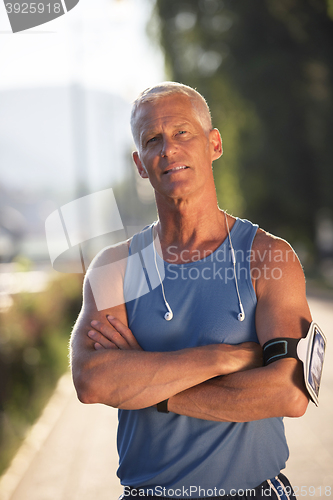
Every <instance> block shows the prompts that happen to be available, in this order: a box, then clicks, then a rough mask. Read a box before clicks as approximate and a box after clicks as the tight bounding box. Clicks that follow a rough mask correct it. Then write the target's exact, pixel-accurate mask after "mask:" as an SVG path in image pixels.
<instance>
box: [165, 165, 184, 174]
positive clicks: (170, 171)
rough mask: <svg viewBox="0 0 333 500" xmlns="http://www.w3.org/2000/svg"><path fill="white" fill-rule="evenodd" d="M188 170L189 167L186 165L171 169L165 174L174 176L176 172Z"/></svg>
mask: <svg viewBox="0 0 333 500" xmlns="http://www.w3.org/2000/svg"><path fill="white" fill-rule="evenodd" d="M187 168H189V167H187V166H186V165H179V166H178V167H173V168H169V169H168V170H166V171H165V172H164V174H172V173H174V172H178V171H179V170H185V169H187Z"/></svg>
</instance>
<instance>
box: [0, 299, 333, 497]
mask: <svg viewBox="0 0 333 500" xmlns="http://www.w3.org/2000/svg"><path fill="white" fill-rule="evenodd" d="M310 306H311V310H312V313H313V317H314V319H315V320H316V322H317V323H319V324H320V326H321V327H322V329H323V330H324V332H325V333H326V335H327V337H328V339H329V341H330V342H329V345H328V349H327V355H326V360H325V368H324V380H323V384H322V387H321V393H320V406H319V408H316V407H315V406H314V405H313V404H311V405H310V407H309V410H308V411H307V413H306V415H305V416H304V417H302V418H301V419H285V422H286V433H287V437H288V442H289V446H290V454H291V457H290V459H289V461H288V466H287V469H286V474H287V475H288V476H289V478H290V480H291V482H292V484H293V485H294V486H295V487H296V489H298V490H299V491H298V497H299V498H301V497H305V498H308V499H310V498H312V499H322V498H329V497H330V496H332V497H333V491H332V489H333V425H332V423H333V418H332V417H333V405H332V400H333V398H332V396H333V302H332V300H331V301H329V300H323V299H315V298H312V299H311V300H310ZM116 426H117V412H116V410H114V409H112V408H109V407H106V406H103V405H91V406H87V405H82V404H80V403H79V402H78V401H77V399H76V396H75V393H74V390H73V387H72V384H71V380H70V377H69V376H68V375H67V376H65V377H64V378H63V379H61V381H60V383H59V385H58V389H57V391H56V392H55V394H54V396H53V397H52V399H51V401H50V403H49V405H48V406H47V408H46V409H45V411H44V413H43V415H42V417H41V419H40V420H39V422H38V423H37V424H36V425H35V426H34V428H33V429H32V431H31V433H30V435H29V436H28V438H27V440H26V442H25V443H24V445H23V446H22V448H21V450H20V451H19V453H18V454H17V456H16V457H15V459H14V461H13V463H12V466H11V467H10V469H9V470H8V472H7V474H5V475H4V476H3V478H2V480H1V481H0V500H116V499H117V498H118V496H119V495H120V494H121V492H122V488H121V486H120V484H119V481H118V479H117V477H116V475H115V471H116V468H117V456H116ZM302 487H303V488H302ZM329 493H330V495H329Z"/></svg>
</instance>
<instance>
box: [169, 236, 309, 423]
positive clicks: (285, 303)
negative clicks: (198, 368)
mask: <svg viewBox="0 0 333 500" xmlns="http://www.w3.org/2000/svg"><path fill="white" fill-rule="evenodd" d="M253 249H254V256H255V255H256V254H257V255H258V256H259V255H260V256H261V258H262V256H263V255H266V258H265V259H264V260H263V262H261V259H260V258H258V259H255V261H254V262H253V267H256V268H257V269H261V275H260V278H259V279H257V281H256V282H255V283H254V286H255V290H256V294H257V299H258V303H257V309H256V328H257V334H258V338H259V341H260V344H261V345H263V344H264V343H265V342H266V341H267V340H270V339H272V338H274V337H294V338H301V337H304V336H305V335H306V333H307V331H308V328H309V325H310V323H311V314H310V310H309V307H308V304H307V300H306V295H305V279H304V274H303V270H302V268H301V265H300V263H299V261H298V259H297V257H296V255H295V254H294V252H293V251H292V249H291V248H290V246H289V245H288V244H287V243H286V242H285V241H283V240H280V239H277V238H274V237H272V236H270V235H267V234H266V233H264V232H262V231H260V232H258V234H257V236H256V238H255V241H254V245H253ZM265 250H266V254H265V253H264V251H265ZM272 271H273V273H272ZM307 404H308V395H307V393H306V389H305V385H304V380H303V369H302V364H301V362H300V361H297V360H295V359H282V360H280V361H276V362H275V363H272V364H270V365H269V366H266V367H262V368H257V369H253V370H250V371H246V372H241V373H234V374H231V375H227V376H225V377H220V378H218V379H214V380H209V381H207V382H205V383H203V384H200V385H199V386H197V387H193V388H191V389H189V390H187V391H184V392H182V393H180V394H177V395H175V396H173V397H172V398H170V399H169V403H168V408H169V410H170V411H173V412H175V413H179V414H182V415H187V416H191V417H196V418H202V419H206V420H218V421H234V422H246V421H251V420H258V419H262V418H269V417H279V416H288V417H298V416H301V415H303V414H304V412H305V411H306V408H307Z"/></svg>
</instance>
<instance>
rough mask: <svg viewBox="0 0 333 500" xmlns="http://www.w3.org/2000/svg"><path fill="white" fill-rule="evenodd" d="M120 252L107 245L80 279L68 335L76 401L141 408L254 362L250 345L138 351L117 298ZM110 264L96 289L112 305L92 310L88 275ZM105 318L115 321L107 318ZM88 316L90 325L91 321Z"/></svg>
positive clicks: (120, 282) (255, 356) (120, 279)
mask: <svg viewBox="0 0 333 500" xmlns="http://www.w3.org/2000/svg"><path fill="white" fill-rule="evenodd" d="M126 255H128V251H127V245H125V246H124V245H123V246H121V245H120V246H118V247H116V248H111V249H107V250H106V252H104V253H102V254H101V255H100V256H99V257H98V258H97V260H96V261H95V262H94V264H93V266H92V268H91V269H90V270H89V271H88V273H87V276H86V279H85V282H84V293H83V307H82V311H81V313H80V315H79V318H78V320H77V322H76V324H75V326H74V330H73V333H72V338H71V366H72V373H73V380H74V384H75V387H76V390H77V394H78V397H79V399H80V400H81V401H82V402H84V403H104V404H107V405H110V406H114V407H117V408H123V409H137V408H145V407H148V406H152V405H154V404H156V403H158V402H159V401H161V400H163V399H166V398H169V397H170V396H172V395H174V394H178V393H180V392H182V391H184V390H186V389H188V388H189V387H193V386H196V385H198V384H201V383H202V382H204V381H206V380H208V379H211V378H213V377H216V376H219V375H224V374H227V373H232V372H234V371H239V370H243V369H247V368H251V367H253V366H258V364H259V362H260V359H261V358H260V355H258V349H260V348H258V346H256V345H255V344H253V343H247V344H246V345H241V346H228V345H225V344H218V345H208V346H203V347H195V348H189V349H184V350H181V351H173V352H164V353H159V352H144V351H143V350H142V349H141V348H140V346H139V344H138V343H137V341H136V340H135V338H134V336H133V335H132V332H131V331H130V330H129V328H128V327H127V317H126V308H125V304H124V298H123V297H122V293H123V279H124V273H125V268H126ZM111 262H114V263H117V262H118V263H119V265H115V266H112V271H113V274H112V276H111V277H110V276H109V274H110V271H108V279H107V280H105V279H104V280H103V278H102V281H103V290H102V292H103V294H106V296H107V297H109V298H110V304H117V305H114V306H113V307H109V308H107V309H103V310H102V311H98V310H97V307H96V304H95V299H94V295H93V293H92V288H91V285H90V280H91V273H93V272H94V269H96V268H98V267H99V268H100V267H101V266H104V265H105V266H107V265H108V264H110V263H111ZM121 263H123V265H122V264H121ZM108 269H110V268H108ZM95 286H96V285H95ZM95 292H96V288H95ZM108 316H111V317H113V318H115V317H117V319H111V320H109V321H108V319H107V317H108ZM93 320H94V321H95V322H96V323H93V324H92V321H93Z"/></svg>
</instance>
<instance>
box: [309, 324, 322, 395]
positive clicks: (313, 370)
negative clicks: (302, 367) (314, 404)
mask: <svg viewBox="0 0 333 500" xmlns="http://www.w3.org/2000/svg"><path fill="white" fill-rule="evenodd" d="M324 355H325V339H324V337H323V335H322V334H321V332H320V331H319V330H318V328H317V327H315V329H314V337H313V342H312V349H311V357H310V364H309V373H308V383H309V384H310V386H311V387H312V390H313V391H314V393H315V395H316V396H317V398H318V394H319V387H320V380H321V374H322V371H323V364H324Z"/></svg>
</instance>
